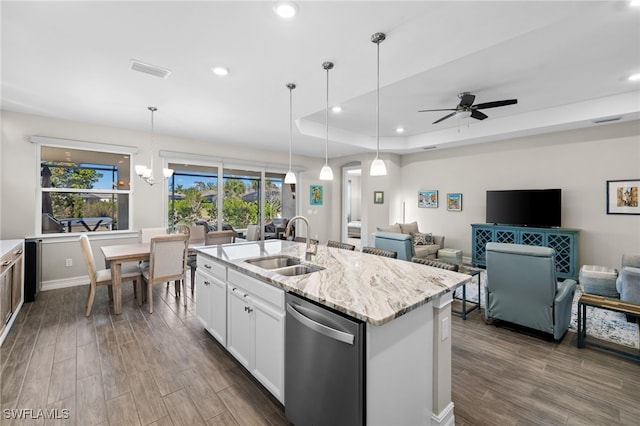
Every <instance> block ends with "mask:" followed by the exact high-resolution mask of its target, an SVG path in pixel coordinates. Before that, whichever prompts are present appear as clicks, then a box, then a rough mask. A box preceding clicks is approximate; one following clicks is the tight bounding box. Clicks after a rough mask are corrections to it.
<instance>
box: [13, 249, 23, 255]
mask: <svg viewBox="0 0 640 426" xmlns="http://www.w3.org/2000/svg"><path fill="white" fill-rule="evenodd" d="M13 254H22V249H18V250H16V251H15V252H14V253H13Z"/></svg>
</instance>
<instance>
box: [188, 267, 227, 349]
mask: <svg viewBox="0 0 640 426" xmlns="http://www.w3.org/2000/svg"><path fill="white" fill-rule="evenodd" d="M196 262H197V265H198V267H197V270H196V316H197V317H198V319H199V320H200V322H201V323H202V325H203V327H204V328H205V329H206V330H207V331H209V333H211V335H212V336H213V337H214V338H215V339H216V340H217V341H219V342H220V343H221V344H222V345H224V346H226V344H227V283H226V281H227V268H226V267H225V266H222V265H220V264H218V263H217V262H213V261H211V260H209V259H207V258H206V257H205V256H200V255H199V256H198V258H197V260H196Z"/></svg>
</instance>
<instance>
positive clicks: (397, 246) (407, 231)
mask: <svg viewBox="0 0 640 426" xmlns="http://www.w3.org/2000/svg"><path fill="white" fill-rule="evenodd" d="M372 237H373V245H374V247H376V248H382V249H385V250H393V251H395V252H397V253H398V259H402V260H407V261H410V260H411V259H412V258H414V257H419V258H425V259H435V258H436V257H437V255H438V250H440V249H442V248H444V237H443V236H441V235H433V234H430V233H422V232H420V231H419V229H418V223H417V222H411V223H395V224H393V225H389V226H378V227H377V232H374V233H373V235H372Z"/></svg>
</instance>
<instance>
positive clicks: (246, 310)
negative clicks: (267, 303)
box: [244, 306, 253, 313]
mask: <svg viewBox="0 0 640 426" xmlns="http://www.w3.org/2000/svg"><path fill="white" fill-rule="evenodd" d="M244 311H245V312H248V313H251V312H253V308H251V307H249V306H245V307H244Z"/></svg>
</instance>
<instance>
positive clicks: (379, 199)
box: [373, 191, 384, 204]
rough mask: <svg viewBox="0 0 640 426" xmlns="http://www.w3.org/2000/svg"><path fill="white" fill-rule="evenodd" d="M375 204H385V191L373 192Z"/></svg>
mask: <svg viewBox="0 0 640 426" xmlns="http://www.w3.org/2000/svg"><path fill="white" fill-rule="evenodd" d="M373 204H384V192H383V191H373Z"/></svg>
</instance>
